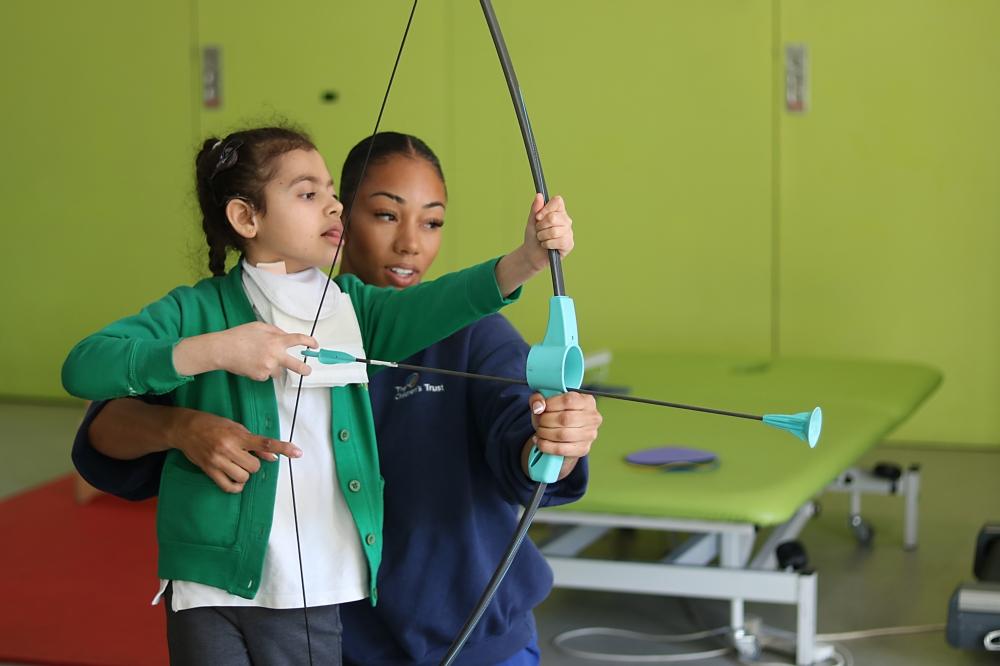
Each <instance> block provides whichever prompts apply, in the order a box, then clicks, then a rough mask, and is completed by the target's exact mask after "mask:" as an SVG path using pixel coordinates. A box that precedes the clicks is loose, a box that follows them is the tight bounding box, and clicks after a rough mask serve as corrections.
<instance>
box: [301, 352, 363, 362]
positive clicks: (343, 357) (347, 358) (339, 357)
mask: <svg viewBox="0 0 1000 666" xmlns="http://www.w3.org/2000/svg"><path fill="white" fill-rule="evenodd" d="M302 355H303V356H310V357H312V358H318V359H319V362H320V363H322V364H323V365H337V364H338V363H354V362H355V361H356V360H357V359H356V358H354V357H353V356H351V355H350V354H348V353H346V352H342V351H336V350H334V349H319V350H316V349H307V350H305V351H304V352H302Z"/></svg>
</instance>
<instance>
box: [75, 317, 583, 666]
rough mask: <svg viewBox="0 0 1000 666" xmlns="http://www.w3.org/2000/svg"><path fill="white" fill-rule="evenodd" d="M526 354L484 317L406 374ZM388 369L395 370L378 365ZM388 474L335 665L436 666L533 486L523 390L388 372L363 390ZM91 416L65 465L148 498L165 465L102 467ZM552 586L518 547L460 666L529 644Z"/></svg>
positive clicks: (499, 363)
mask: <svg viewBox="0 0 1000 666" xmlns="http://www.w3.org/2000/svg"><path fill="white" fill-rule="evenodd" d="M527 352H528V346H527V344H526V343H525V342H524V340H523V339H522V338H521V336H520V335H519V334H518V333H517V331H516V330H515V329H514V328H513V327H512V326H511V325H510V323H508V322H507V320H506V319H504V318H503V317H502V316H500V315H491V316H489V317H486V318H484V319H482V320H480V321H479V322H477V323H475V324H473V325H471V326H469V327H467V328H464V329H462V330H461V331H458V332H457V333H455V334H454V335H452V336H451V337H449V338H446V339H445V340H443V341H441V342H439V343H438V344H436V345H434V346H433V347H430V348H429V349H426V350H424V351H423V352H421V353H419V354H417V355H415V356H413V357H411V358H409V359H407V362H408V363H411V364H414V365H425V366H432V367H440V368H445V369H450V370H462V371H468V372H478V373H483V374H490V375H499V376H506V377H520V378H523V377H524V367H525V360H526V356H527ZM384 360H394V359H384ZM369 388H370V394H371V398H372V408H373V413H374V416H375V430H376V433H377V437H378V443H379V459H380V463H381V471H382V475H383V476H384V477H385V480H386V486H385V526H384V535H385V536H384V544H383V551H382V566H381V568H380V570H379V574H378V581H377V583H378V590H379V603H378V606H377V607H375V608H372V607H371V605H370V604H369V603H368V601H367V600H364V601H360V602H355V603H352V604H344V605H342V606H341V619H342V621H343V624H344V642H343V651H344V661H345V663H346V664H359V665H360V664H365V665H366V666H367V665H371V666H379V665H383V664H385V665H388V664H438V663H440V661H441V659H442V657H443V656H444V653H445V651H446V650H447V647H448V645H449V644H450V643H451V641H452V639H453V638H454V637H455V636H456V635H457V634H458V632H459V630H460V629H461V627H462V625H463V623H464V622H465V619H466V617H467V616H468V614H469V613H470V612H471V611H472V609H473V607H474V605H475V603H476V601H477V600H478V598H479V596H480V594H481V593H482V591H483V589H484V588H485V587H486V584H487V582H488V581H489V578H490V576H491V575H492V573H493V570H494V569H495V568H496V566H497V564H498V563H499V560H500V558H501V557H502V556H503V553H504V551H505V550H506V547H507V545H508V543H509V542H510V539H511V536H512V535H513V533H514V530H515V527H516V525H517V511H518V507H519V506H521V505H524V504H527V502H528V500H529V499H530V497H531V494H532V492H533V491H534V488H535V485H534V483H533V482H532V481H530V480H529V479H528V478H527V477H525V476H524V473H523V472H522V471H521V450H522V447H523V446H524V443H525V442H526V441H527V439H528V438H529V437H530V436H531V434H532V427H531V419H530V409H529V406H528V398H529V396H530V395H531V393H532V391H531V390H530V389H529V388H527V387H523V386H513V385H508V384H500V383H496V382H483V381H473V380H465V379H461V378H456V377H446V376H444V375H435V374H433V373H413V372H409V371H404V370H386V371H383V372H380V373H378V374H376V375H375V376H374V377H373V378H372V382H371V384H370V387H369ZM98 409H99V405H95V406H94V407H92V409H91V410H90V411H89V412H88V415H87V418H85V419H84V422H83V424H82V425H81V427H80V431H79V432H78V433H77V438H76V441H75V442H74V445H73V461H74V463H75V464H76V466H77V469H78V470H79V471H80V473H81V474H82V475H83V476H84V478H86V479H87V480H88V481H89V482H90V483H92V484H93V485H95V486H96V487H98V488H100V489H101V490H105V491H107V492H112V493H114V494H117V495H119V496H122V497H126V498H128V499H143V498H145V497H151V496H153V495H155V494H156V491H157V488H158V485H159V467H160V466H161V465H162V459H163V455H162V454H152V455H149V456H145V457H144V458H140V459H138V460H134V461H119V460H113V459H110V458H107V457H106V456H103V455H102V454H100V453H98V452H97V451H95V450H94V449H93V448H92V447H91V446H90V442H89V441H88V440H87V429H88V427H89V424H90V421H91V420H92V419H93V417H94V416H95V415H96V411H97V410H98ZM586 483H587V461H586V459H584V460H581V461H580V463H579V464H578V465H577V467H576V469H574V470H573V473H572V474H570V475H569V476H568V477H567V478H566V479H563V480H562V481H560V482H558V483H555V484H551V485H550V486H549V488H548V489H547V492H546V496H545V498H544V499H543V501H542V504H543V506H544V505H553V504H562V503H566V502H571V501H573V500H576V499H578V498H579V497H581V496H582V495H583V492H584V490H585V489H586ZM551 587H552V572H551V570H550V569H549V567H548V565H547V564H546V562H545V560H544V558H543V557H542V555H541V554H540V553H539V552H538V550H537V548H535V546H534V545H533V544H532V543H531V542H530V540H525V541H524V543H523V545H522V546H521V550H520V552H519V553H518V555H517V556H516V558H515V560H514V563H513V565H512V566H511V568H510V570H509V571H508V573H507V576H506V578H505V579H504V581H503V583H502V584H501V586H500V589H499V590H498V591H497V595H496V597H495V598H494V599H493V601H492V603H491V604H490V607H489V608H488V609H487V611H486V613H485V614H484V615H483V618H482V620H481V621H480V623H479V625H478V626H477V628H476V630H475V632H473V634H472V636H471V637H470V638H469V641H468V643H467V644H466V646H465V648H464V649H463V650H462V653H461V654H460V655H459V657H458V659H457V660H456V663H457V664H470V665H471V664H491V663H496V662H499V661H503V660H505V659H507V658H508V657H510V656H511V655H512V654H514V653H516V652H518V651H519V650H521V649H523V648H524V647H525V646H526V645H527V644H528V642H529V641H530V640H531V637H532V634H533V632H534V620H533V618H532V615H531V609H532V608H533V607H535V606H536V605H538V603H540V602H541V601H542V600H543V599H544V598H545V597H546V596H547V595H548V593H549V590H550V589H551Z"/></svg>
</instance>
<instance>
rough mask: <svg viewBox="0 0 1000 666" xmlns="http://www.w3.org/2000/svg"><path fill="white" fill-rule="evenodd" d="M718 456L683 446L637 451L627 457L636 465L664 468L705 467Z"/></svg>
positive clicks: (627, 460) (628, 460)
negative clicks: (704, 465) (669, 466)
mask: <svg viewBox="0 0 1000 666" xmlns="http://www.w3.org/2000/svg"><path fill="white" fill-rule="evenodd" d="M716 459H717V456H716V455H715V454H714V453H712V452H711V451H701V450H699V449H688V448H684V447H682V446H658V447H656V448H653V449H644V450H642V451H636V452H634V453H630V454H628V455H627V456H625V460H626V462H630V463H632V464H634V465H648V466H650V467H662V466H664V465H703V464H706V463H710V462H714V461H715V460H716Z"/></svg>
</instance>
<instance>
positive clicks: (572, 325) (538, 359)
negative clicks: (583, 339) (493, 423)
mask: <svg viewBox="0 0 1000 666" xmlns="http://www.w3.org/2000/svg"><path fill="white" fill-rule="evenodd" d="M526 374H527V378H528V386H530V387H531V388H533V389H535V390H536V391H538V392H539V393H541V394H542V395H543V396H545V397H546V398H550V397H552V396H554V395H559V394H560V393H565V392H566V390H567V389H574V388H580V384H582V383H583V351H582V350H581V349H580V345H579V338H578V336H577V328H576V306H575V305H574V304H573V299H572V298H570V297H569V296H553V297H552V298H550V299H549V321H548V325H547V326H546V329H545V337H544V338H543V339H542V342H541V343H540V344H537V345H534V346H533V347H532V348H531V351H529V352H528V365H527V370H526ZM562 464H563V457H562V456H556V455H552V454H550V453H542V452H541V451H539V450H538V449H537V448H536V447H534V446H533V447H531V453H529V454H528V476H530V477H531V479H532V480H533V481H537V482H539V483H553V482H555V481H556V479H558V478H559V471H560V470H561V469H562Z"/></svg>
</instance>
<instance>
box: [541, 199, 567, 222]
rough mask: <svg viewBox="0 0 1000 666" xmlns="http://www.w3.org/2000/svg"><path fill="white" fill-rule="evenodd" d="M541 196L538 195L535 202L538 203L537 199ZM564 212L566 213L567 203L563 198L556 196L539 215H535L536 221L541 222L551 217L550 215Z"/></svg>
mask: <svg viewBox="0 0 1000 666" xmlns="http://www.w3.org/2000/svg"><path fill="white" fill-rule="evenodd" d="M540 196H541V195H540V194H539V195H536V199H535V201H538V199H537V197H540ZM564 212H566V202H565V201H563V198H562V197H561V196H559V195H558V194H557V195H556V196H554V197H552V198H551V199H549V201H548V203H546V204H545V206H543V207H542V209H541V210H540V211H538V213H537V214H536V215H535V219H536V220H541V219H542V218H543V217H545V216H546V215H549V214H550V213H564Z"/></svg>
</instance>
